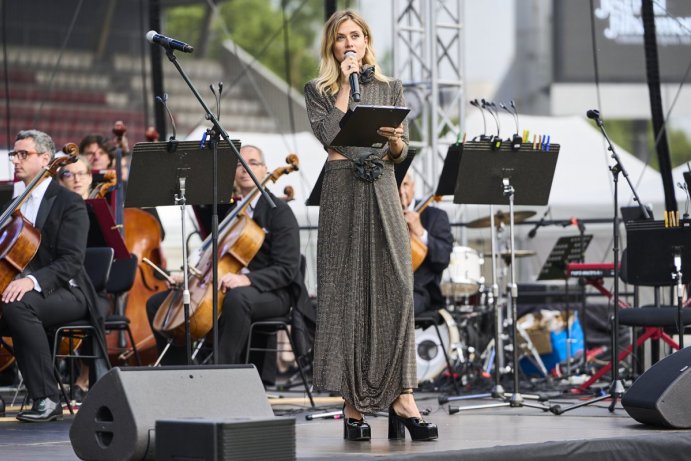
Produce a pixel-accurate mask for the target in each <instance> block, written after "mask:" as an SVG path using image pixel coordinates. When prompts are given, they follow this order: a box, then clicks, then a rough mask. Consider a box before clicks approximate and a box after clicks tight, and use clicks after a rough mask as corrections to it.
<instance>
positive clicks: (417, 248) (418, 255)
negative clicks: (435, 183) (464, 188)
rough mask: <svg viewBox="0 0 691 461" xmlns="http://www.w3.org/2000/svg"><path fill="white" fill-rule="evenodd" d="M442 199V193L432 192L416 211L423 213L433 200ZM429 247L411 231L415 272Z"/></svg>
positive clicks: (411, 249)
mask: <svg viewBox="0 0 691 461" xmlns="http://www.w3.org/2000/svg"><path fill="white" fill-rule="evenodd" d="M441 199H442V196H441V195H434V194H430V196H429V197H427V198H426V199H425V200H423V201H422V202H420V203H419V204H418V205H417V206H416V207H415V212H416V213H418V214H422V212H423V211H425V209H427V207H428V206H429V205H430V204H431V203H432V202H439V201H440V200H441ZM428 250H429V249H428V248H427V245H425V244H424V243H423V242H422V240H420V237H418V236H417V235H414V234H412V233H410V251H411V256H412V260H413V272H415V271H416V270H418V268H419V267H420V266H421V265H422V262H423V261H424V260H425V258H426V257H427V251H428Z"/></svg>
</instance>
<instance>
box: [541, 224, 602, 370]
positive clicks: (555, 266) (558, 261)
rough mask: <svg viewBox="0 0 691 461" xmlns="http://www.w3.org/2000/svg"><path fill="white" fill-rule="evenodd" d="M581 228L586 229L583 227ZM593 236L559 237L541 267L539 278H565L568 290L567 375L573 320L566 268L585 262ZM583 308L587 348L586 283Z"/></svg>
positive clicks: (582, 302)
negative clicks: (586, 251)
mask: <svg viewBox="0 0 691 461" xmlns="http://www.w3.org/2000/svg"><path fill="white" fill-rule="evenodd" d="M581 229H584V228H583V227H581ZM592 239H593V236H592V235H591V234H589V235H585V234H583V233H580V234H579V235H569V236H565V237H559V239H558V240H557V243H555V244H554V247H552V251H550V253H549V256H547V259H546V260H545V263H544V264H543V265H542V269H540V274H539V275H538V277H537V279H538V280H564V287H565V292H566V368H567V371H566V375H567V376H570V375H571V348H570V346H569V345H570V344H571V343H570V341H571V328H570V326H569V321H570V320H571V298H570V297H569V280H568V276H567V273H566V268H567V266H568V265H569V264H570V263H575V262H581V263H582V262H585V250H586V249H587V248H588V245H590V242H591V240H592ZM580 291H581V309H580V312H579V313H578V315H579V316H580V318H581V330H582V331H583V347H584V349H586V350H587V344H588V343H587V333H586V327H585V310H586V304H585V283H582V284H581V290H580ZM582 362H583V367H584V368H585V366H586V365H587V357H586V354H585V353H584V354H583V360H582Z"/></svg>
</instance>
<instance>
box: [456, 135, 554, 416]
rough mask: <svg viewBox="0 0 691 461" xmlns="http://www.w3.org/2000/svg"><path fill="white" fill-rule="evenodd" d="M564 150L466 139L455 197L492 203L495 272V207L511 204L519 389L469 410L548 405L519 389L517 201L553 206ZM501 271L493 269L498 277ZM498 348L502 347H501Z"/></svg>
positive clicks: (515, 372)
mask: <svg viewBox="0 0 691 461" xmlns="http://www.w3.org/2000/svg"><path fill="white" fill-rule="evenodd" d="M559 149H560V146H559V145H558V144H548V145H541V146H540V149H533V145H532V144H528V143H524V144H521V145H520V148H518V149H515V148H514V147H513V146H512V145H511V143H502V144H500V145H497V144H496V143H494V142H486V141H477V142H475V141H471V142H467V143H465V144H464V145H463V149H462V150H461V162H460V166H459V169H458V179H457V180H456V191H455V194H454V200H453V201H454V203H463V204H476V205H482V204H487V205H490V216H491V218H490V219H491V223H490V225H491V227H492V261H493V262H492V264H493V268H492V270H493V272H494V271H495V268H494V264H495V263H494V260H495V259H496V258H495V254H496V248H495V242H494V240H495V237H494V212H493V211H494V210H493V209H492V208H491V206H492V205H506V204H508V205H509V218H510V220H509V250H510V254H511V272H510V280H509V304H510V306H511V321H512V341H513V393H512V394H511V396H510V397H509V398H508V399H507V398H506V397H505V396H504V395H501V396H500V398H501V399H502V400H503V402H502V403H495V404H488V405H476V406H472V407H464V409H471V408H472V409H479V408H493V407H504V406H509V407H521V406H528V407H533V408H539V409H542V410H545V409H546V408H545V407H543V406H542V405H532V404H526V403H525V402H524V400H523V396H522V395H521V394H520V392H519V389H518V347H517V341H516V339H517V337H518V328H517V327H518V325H517V317H518V316H517V297H518V285H517V284H516V264H515V247H514V205H533V206H536V205H547V202H548V201H549V194H550V191H551V188H552V180H553V178H554V170H555V168H556V166H557V158H558V156H559ZM516 191H518V194H516ZM495 275H496V274H494V273H493V276H495ZM495 280H496V278H495ZM494 283H496V282H494ZM496 328H499V326H496ZM498 353H499V351H497V354H498ZM495 368H496V367H495ZM495 372H496V370H495ZM497 375H498V373H497ZM497 384H499V383H497ZM449 412H450V413H451V412H452V410H451V408H449Z"/></svg>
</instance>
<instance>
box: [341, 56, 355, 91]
mask: <svg viewBox="0 0 691 461" xmlns="http://www.w3.org/2000/svg"><path fill="white" fill-rule="evenodd" d="M353 72H357V73H360V63H359V62H358V61H357V55H356V54H355V53H351V54H350V55H347V56H346V57H345V59H343V61H341V86H346V87H347V88H348V89H350V80H349V79H348V77H350V74H352V73H353Z"/></svg>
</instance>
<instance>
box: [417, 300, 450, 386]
mask: <svg viewBox="0 0 691 461" xmlns="http://www.w3.org/2000/svg"><path fill="white" fill-rule="evenodd" d="M438 313H439V315H440V316H441V318H442V320H443V323H442V324H440V325H437V326H438V327H439V334H440V335H441V342H440V341H439V335H437V331H436V330H435V328H434V325H430V326H429V327H427V328H425V329H422V328H418V329H416V330H415V346H416V347H415V351H416V358H417V380H418V383H422V382H426V381H432V380H434V379H435V378H436V377H437V376H439V374H440V373H441V372H442V371H444V368H446V358H445V357H444V350H445V351H446V353H447V354H448V355H449V360H450V361H451V363H453V362H454V360H456V358H457V357H458V345H459V343H460V340H461V336H460V334H459V332H458V327H457V326H456V321H455V320H454V319H453V317H452V316H451V314H450V313H449V312H448V311H447V310H446V309H440V310H439V311H438ZM442 348H443V350H442Z"/></svg>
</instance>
